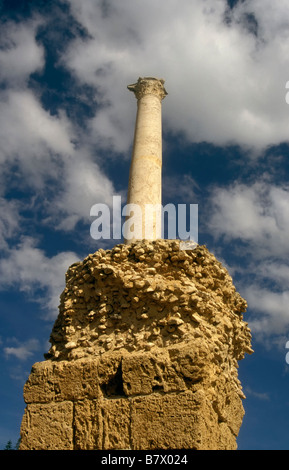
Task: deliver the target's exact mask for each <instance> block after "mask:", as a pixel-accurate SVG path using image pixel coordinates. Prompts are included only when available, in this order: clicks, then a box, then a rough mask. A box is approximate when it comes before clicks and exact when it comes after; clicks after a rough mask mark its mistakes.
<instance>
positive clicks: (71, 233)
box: [0, 0, 289, 449]
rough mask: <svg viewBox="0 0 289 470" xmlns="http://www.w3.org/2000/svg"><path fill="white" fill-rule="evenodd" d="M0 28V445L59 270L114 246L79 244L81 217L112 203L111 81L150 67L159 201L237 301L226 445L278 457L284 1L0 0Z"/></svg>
mask: <svg viewBox="0 0 289 470" xmlns="http://www.w3.org/2000/svg"><path fill="white" fill-rule="evenodd" d="M0 21H1V25H0V162H1V163H0V164H1V172H0V250H1V257H0V355H1V372H0V374H1V379H0V380H1V388H0V393H1V400H0V447H1V448H3V446H4V445H5V444H6V442H7V441H8V440H9V439H11V440H12V441H13V442H16V441H17V439H18V437H19V428H20V423H21V419H22V415H23V411H24V407H25V404H24V402H23V398H22V390H23V385H24V382H25V380H26V379H27V377H28V375H29V372H30V369H31V366H32V365H33V363H34V362H36V361H42V360H43V353H45V352H47V350H48V348H49V345H48V339H49V335H50V331H51V329H52V326H53V322H54V320H55V318H56V316H57V306H58V301H59V296H60V293H61V292H62V290H63V288H64V276H65V272H66V270H67V268H68V267H69V266H70V265H71V264H72V263H74V262H75V261H77V260H81V259H83V258H84V257H85V256H87V254H89V253H91V252H94V251H96V250H97V249H99V248H110V247H111V246H113V245H114V244H115V243H116V241H115V240H104V241H101V240H93V239H92V238H91V236H90V225H91V223H92V218H91V216H90V209H91V207H92V205H94V204H96V203H106V204H108V205H109V206H111V204H112V197H113V196H114V195H119V196H121V197H122V200H123V202H124V203H125V198H126V190H127V182H128V172H129V164H130V158H131V148H132V140H133V132H134V120H135V113H136V100H135V98H134V96H133V94H132V93H130V92H129V91H128V90H127V85H128V84H130V83H134V82H135V81H136V80H137V79H138V77H139V76H155V77H159V78H164V79H165V86H166V90H167V92H168V96H167V97H166V98H165V100H164V101H163V105H162V107H163V182H164V184H163V201H164V203H174V204H178V203H187V204H198V207H199V243H201V244H206V245H207V247H208V248H209V250H210V251H212V252H213V253H214V254H215V255H216V256H217V258H218V259H219V260H220V261H222V262H223V263H224V265H225V266H226V267H227V268H228V270H229V272H230V273H231V275H232V277H233V279H234V282H235V285H236V287H237V290H238V291H239V292H240V293H241V295H242V296H243V297H245V298H246V300H247V301H248V305H249V307H248V311H247V313H246V315H245V316H246V320H247V321H248V322H249V325H250V327H251V329H252V334H253V348H254V350H255V354H254V355H252V356H246V358H245V360H243V361H242V362H241V363H240V369H239V374H240V379H241V381H242V384H243V387H244V392H245V394H246V396H247V399H246V400H245V402H244V407H245V410H246V415H245V418H244V422H243V426H242V428H241V432H240V435H239V438H238V445H239V448H240V449H289V438H288V436H287V430H288V419H289V399H288V387H289V364H287V363H286V361H285V356H286V352H287V351H288V350H286V348H285V345H286V342H287V341H289V312H288V305H289V285H288V278H289V240H288V233H289V144H288V140H289V67H288V65H289V64H288V57H289V3H288V0H278V1H277V2H272V1H270V0H244V1H242V0H227V1H226V0H178V1H177V0H166V1H164V0H146V1H141V0H102V1H101V0H51V1H50V0H1V1H0ZM287 82H288V85H287ZM287 93H288V96H286V95H287Z"/></svg>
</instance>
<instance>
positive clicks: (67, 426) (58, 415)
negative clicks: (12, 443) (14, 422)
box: [20, 402, 73, 450]
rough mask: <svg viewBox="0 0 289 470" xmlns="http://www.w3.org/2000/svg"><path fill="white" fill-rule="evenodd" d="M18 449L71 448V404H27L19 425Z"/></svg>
mask: <svg viewBox="0 0 289 470" xmlns="http://www.w3.org/2000/svg"><path fill="white" fill-rule="evenodd" d="M20 450H73V404H72V403H71V402H62V403H34V404H30V405H27V407H26V409H25V413H24V417H23V420H22V426H21V444H20Z"/></svg>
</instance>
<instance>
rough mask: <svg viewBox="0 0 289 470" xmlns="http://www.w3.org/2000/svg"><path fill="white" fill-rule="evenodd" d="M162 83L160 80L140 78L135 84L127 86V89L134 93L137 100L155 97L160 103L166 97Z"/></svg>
mask: <svg viewBox="0 0 289 470" xmlns="http://www.w3.org/2000/svg"><path fill="white" fill-rule="evenodd" d="M164 83H165V81H164V80H163V79H162V78H153V77H143V78H142V77H140V78H139V79H138V81H137V82H136V83H134V84H133V85H128V87H127V88H128V89H129V91H133V92H134V94H135V97H136V98H137V99H138V100H139V99H141V98H142V97H143V96H144V95H155V96H157V97H158V98H159V99H160V101H161V100H163V99H164V98H165V97H166V96H167V92H166V90H165V87H164Z"/></svg>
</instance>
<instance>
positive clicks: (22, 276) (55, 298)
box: [0, 237, 78, 318]
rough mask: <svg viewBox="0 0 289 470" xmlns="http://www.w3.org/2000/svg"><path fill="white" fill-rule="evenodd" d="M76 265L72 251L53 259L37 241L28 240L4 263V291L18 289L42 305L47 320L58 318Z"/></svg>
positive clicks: (0, 273) (0, 279)
mask: <svg viewBox="0 0 289 470" xmlns="http://www.w3.org/2000/svg"><path fill="white" fill-rule="evenodd" d="M76 261H78V256H77V255H76V254H75V253H72V252H69V251H67V252H62V253H58V254H57V255H55V256H53V257H51V258H49V257H47V256H46V255H45V253H44V251H43V250H41V249H39V248H37V246H36V243H35V240H33V239H32V238H28V237H27V238H25V239H24V240H23V241H22V242H21V243H20V244H19V245H18V246H17V247H16V248H13V249H11V250H9V251H8V252H7V253H6V257H5V258H2V259H1V264H0V285H1V289H5V288H7V287H11V286H13V288H14V289H15V288H16V286H17V288H19V290H20V291H22V292H25V293H26V294H27V295H28V298H29V299H31V300H34V301H37V302H39V303H40V306H41V308H42V309H43V311H44V312H45V315H46V316H47V315H48V317H49V318H56V316H57V314H58V308H57V307H58V305H59V297H60V294H61V292H62V290H63V289H64V287H65V273H66V271H67V269H68V267H69V266H70V265H71V264H73V263H75V262H76ZM39 292H41V296H40V297H39Z"/></svg>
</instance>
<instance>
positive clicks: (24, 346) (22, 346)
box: [3, 338, 40, 361]
mask: <svg viewBox="0 0 289 470" xmlns="http://www.w3.org/2000/svg"><path fill="white" fill-rule="evenodd" d="M11 342H12V343H16V346H7V347H5V348H3V350H4V354H5V356H6V358H10V357H11V356H14V357H16V358H17V359H19V360H20V361H26V359H28V358H29V357H31V356H32V355H33V354H34V352H35V351H38V350H39V349H40V344H39V341H38V340H37V339H35V338H32V339H29V340H28V341H25V342H23V343H20V342H19V341H18V340H17V339H16V338H13V339H12V340H11Z"/></svg>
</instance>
